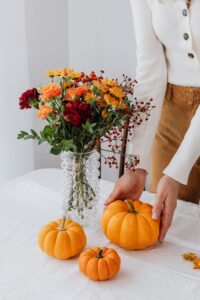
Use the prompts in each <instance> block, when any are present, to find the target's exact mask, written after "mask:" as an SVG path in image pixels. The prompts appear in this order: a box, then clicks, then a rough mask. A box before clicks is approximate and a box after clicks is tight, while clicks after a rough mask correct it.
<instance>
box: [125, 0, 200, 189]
mask: <svg viewBox="0 0 200 300" xmlns="http://www.w3.org/2000/svg"><path fill="white" fill-rule="evenodd" d="M130 1H131V7H132V12H133V20H134V27H135V36H136V44H137V71H136V79H137V80H138V85H137V86H136V88H135V96H136V97H137V98H138V100H142V101H148V100H149V99H150V98H153V99H154V103H155V105H156V108H155V109H154V110H153V111H152V113H151V117H150V120H149V121H148V122H146V123H143V125H142V126H141V127H138V128H137V129H135V132H134V135H133V139H132V140H131V143H130V144H129V146H128V152H129V153H136V154H138V155H139V156H140V164H139V165H138V168H143V169H145V170H147V172H149V169H150V156H151V149H152V144H153V140H154V137H155V134H156V130H157V126H158V123H159V119H160V114H161V110H162V105H163V100H164V96H165V92H166V86H167V82H170V83H173V84H176V85H181V86H191V87H200V0H193V1H192V4H191V7H190V9H189V11H188V9H187V7H186V1H185V0H130ZM177 118H178V116H177ZM199 156H200V107H199V108H198V110H197V112H196V114H195V116H194V117H193V120H192V122H191V125H190V127H189V129H188V131H187V133H186V135H185V137H184V140H183V142H182V144H181V145H180V147H179V149H178V151H177V153H176V154H175V156H174V157H173V159H172V160H171V162H170V163H169V165H168V166H167V168H166V169H165V170H164V173H165V174H167V175H169V176H170V177H172V178H174V179H176V180H177V181H179V182H181V183H183V184H187V181H188V177H189V174H190V171H191V168H192V166H193V165H194V163H195V162H196V160H197V159H198V157H199Z"/></svg>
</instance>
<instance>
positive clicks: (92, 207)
mask: <svg viewBox="0 0 200 300" xmlns="http://www.w3.org/2000/svg"><path fill="white" fill-rule="evenodd" d="M99 158H100V154H99V153H98V152H97V151H96V150H94V151H92V152H88V153H74V152H70V151H68V152H62V154H61V159H62V163H61V167H62V170H63V195H64V201H63V207H62V210H63V216H64V215H67V217H69V218H71V219H73V220H74V221H75V222H78V223H79V224H81V225H83V226H92V225H93V224H94V222H95V218H96V214H97V205H98V200H99V167H100V162H99Z"/></svg>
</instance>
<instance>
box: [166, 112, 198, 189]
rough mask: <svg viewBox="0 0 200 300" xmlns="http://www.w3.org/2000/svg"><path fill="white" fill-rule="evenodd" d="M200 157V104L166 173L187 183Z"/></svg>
mask: <svg viewBox="0 0 200 300" xmlns="http://www.w3.org/2000/svg"><path fill="white" fill-rule="evenodd" d="M199 157H200V106H199V107H198V109H197V111H196V113H195V115H194V117H193V119H192V121H191V124H190V127H189V129H188V130H187V132H186V134H185V137H184V139H183V141H182V143H181V145H180V147H179V149H178V150H177V152H176V154H175V155H174V157H173V158H172V160H171V162H170V163H169V165H168V166H167V168H166V169H165V170H164V174H166V175H168V176H170V177H172V178H173V179H175V180H177V181H178V182H180V183H182V184H187V182H188V177H189V174H190V171H191V169H192V167H193V165H194V164H195V162H196V161H197V159H198V158H199Z"/></svg>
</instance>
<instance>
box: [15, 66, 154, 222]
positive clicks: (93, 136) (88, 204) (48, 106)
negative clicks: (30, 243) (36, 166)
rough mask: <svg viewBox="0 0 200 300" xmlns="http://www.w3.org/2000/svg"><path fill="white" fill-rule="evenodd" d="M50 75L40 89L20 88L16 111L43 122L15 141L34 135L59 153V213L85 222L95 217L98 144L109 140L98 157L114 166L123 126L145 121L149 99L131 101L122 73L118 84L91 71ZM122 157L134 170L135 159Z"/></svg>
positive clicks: (130, 85) (130, 90)
mask: <svg viewBox="0 0 200 300" xmlns="http://www.w3.org/2000/svg"><path fill="white" fill-rule="evenodd" d="M47 75H48V76H49V78H50V79H51V83H48V84H46V85H44V86H42V87H38V88H37V89H36V88H33V89H31V90H28V91H26V92H24V93H23V94H22V95H21V97H20V99H19V105H20V108H21V109H30V108H32V107H34V108H35V109H36V110H37V116H38V117H39V118H41V119H42V120H45V125H44V128H43V130H42V131H41V132H39V133H38V132H36V131H35V130H33V129H31V130H30V132H25V131H21V132H20V133H19V135H18V139H22V140H28V139H34V140H36V141H37V142H38V144H39V145H40V144H42V143H44V142H46V143H48V144H49V145H50V153H51V154H54V155H59V154H61V158H62V164H61V166H62V169H63V174H64V177H63V178H64V205H63V211H64V212H63V214H66V213H67V214H68V215H69V216H70V217H72V218H73V219H75V220H77V221H79V222H80V223H82V224H83V223H84V224H86V223H87V224H88V223H89V224H91V223H92V219H93V220H95V211H96V208H97V200H98V181H99V166H100V164H99V158H100V153H99V152H98V151H97V145H99V143H105V142H107V143H108V150H106V151H107V152H108V153H109V155H108V156H105V155H103V154H101V155H103V158H104V159H105V164H107V165H108V166H109V167H111V166H115V167H116V168H118V165H117V158H116V156H117V154H119V153H120V148H121V143H122V134H123V129H124V128H128V130H129V131H131V130H132V128H133V127H134V126H135V125H139V124H141V122H142V121H143V120H144V119H145V120H147V119H148V117H149V115H150V110H151V109H152V105H151V101H149V103H145V104H144V103H143V102H138V101H137V100H136V99H135V101H133V102H131V98H132V95H133V88H134V85H135V83H136V82H135V81H134V80H132V79H131V78H129V77H128V76H125V75H123V79H122V82H119V81H118V80H117V79H109V78H106V77H104V71H101V72H100V75H96V73H95V72H91V73H90V74H89V75H86V74H85V73H83V72H75V71H74V70H73V69H59V70H52V71H48V72H47ZM130 134H131V133H130ZM125 156H126V167H127V168H129V169H134V167H135V165H136V164H137V162H138V158H137V157H136V156H134V155H130V154H129V155H127V154H125Z"/></svg>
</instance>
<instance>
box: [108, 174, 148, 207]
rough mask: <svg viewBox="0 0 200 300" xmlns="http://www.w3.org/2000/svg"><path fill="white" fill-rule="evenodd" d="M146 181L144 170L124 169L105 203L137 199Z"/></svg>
mask: <svg viewBox="0 0 200 300" xmlns="http://www.w3.org/2000/svg"><path fill="white" fill-rule="evenodd" d="M145 182H146V171H145V170H143V169H136V171H131V170H130V171H126V172H125V174H124V175H123V176H122V177H120V178H119V179H118V180H117V182H116V183H115V187H114V189H113V191H112V193H111V194H110V196H109V197H108V199H107V200H106V202H105V205H108V204H109V203H111V202H113V201H115V200H117V199H120V200H125V199H128V198H132V199H139V198H140V196H141V194H142V192H143V190H144V187H145Z"/></svg>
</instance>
